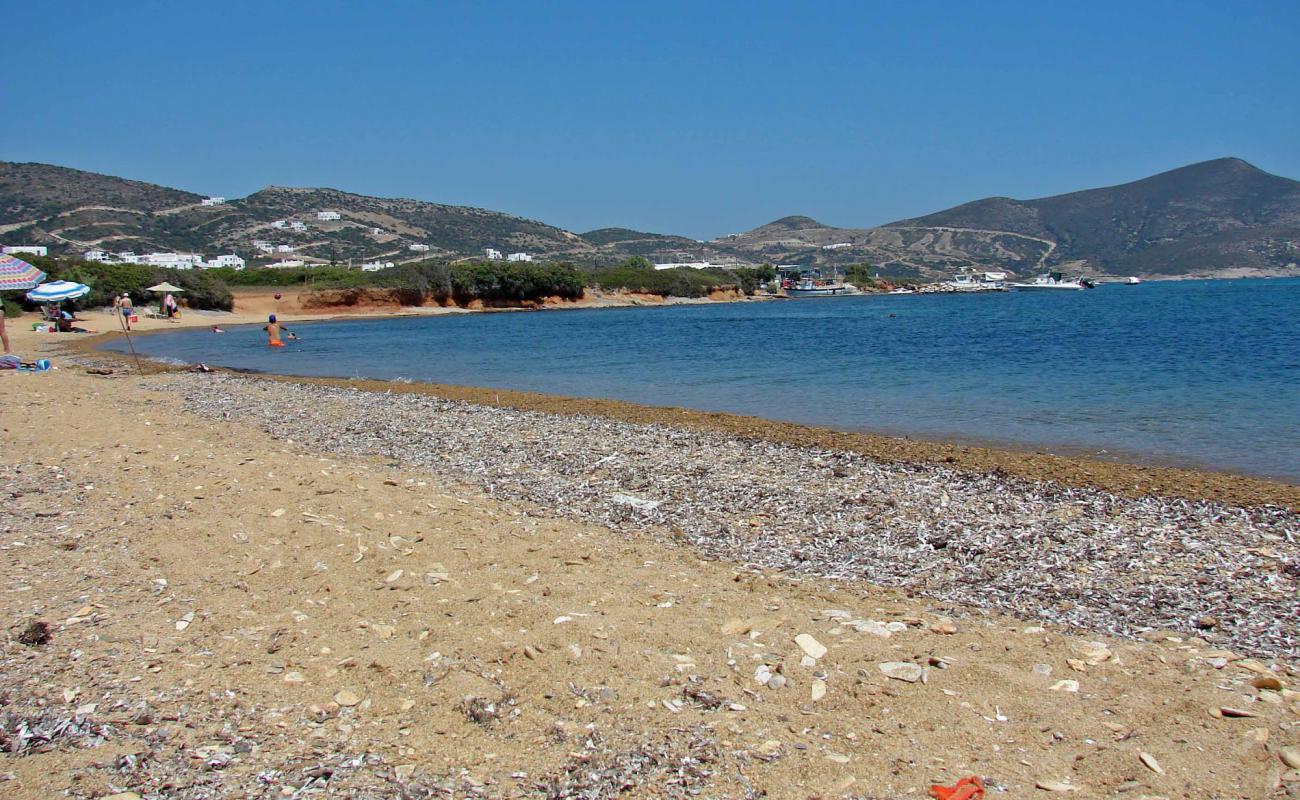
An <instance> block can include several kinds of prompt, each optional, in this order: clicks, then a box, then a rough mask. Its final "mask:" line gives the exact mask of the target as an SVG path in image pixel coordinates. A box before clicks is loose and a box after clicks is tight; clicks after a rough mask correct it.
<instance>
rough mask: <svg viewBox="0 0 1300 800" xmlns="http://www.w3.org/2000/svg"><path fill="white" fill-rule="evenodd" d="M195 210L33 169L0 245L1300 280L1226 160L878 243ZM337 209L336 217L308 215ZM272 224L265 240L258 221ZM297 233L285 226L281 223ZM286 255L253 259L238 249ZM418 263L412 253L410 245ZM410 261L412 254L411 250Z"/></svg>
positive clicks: (324, 197)
mask: <svg viewBox="0 0 1300 800" xmlns="http://www.w3.org/2000/svg"><path fill="white" fill-rule="evenodd" d="M200 200H202V198H201V196H200V195H197V194H194V193H192V192H184V191H180V190H176V189H169V188H166V187H163V186H155V185H153V184H147V183H141V182H138V181H130V180H126V179H123V178H115V177H111V176H107V175H98V174H95V173H90V172H82V171H79V170H73V169H67V168H65V167H56V166H50V165H46V164H15V163H6V162H0V236H2V237H3V241H5V242H6V243H10V244H44V245H47V246H49V247H50V248H51V249H52V251H53V252H56V253H79V252H81V251H84V250H86V249H89V248H91V247H100V248H103V249H107V250H113V251H118V250H135V251H151V250H183V251H199V252H203V253H207V254H210V255H211V254H216V253H221V252H235V253H238V254H239V255H241V256H243V257H244V258H246V259H248V260H249V261H250V262H253V263H257V262H256V261H255V259H257V258H260V259H261V263H267V262H269V261H271V260H274V259H280V258H302V259H305V260H307V261H318V262H323V261H338V262H346V261H348V260H351V261H353V262H361V261H368V260H373V259H382V260H386V261H396V262H401V261H406V260H415V259H421V258H428V257H431V256H432V257H441V258H449V259H455V258H467V257H476V256H481V255H482V254H483V251H484V249H485V248H489V247H490V248H494V249H497V250H500V251H502V252H506V253H509V252H528V253H533V254H535V255H536V256H538V257H539V258H543V259H556V260H559V259H562V260H567V261H571V262H574V263H576V264H578V265H584V266H595V265H609V264H613V263H617V262H619V261H622V260H623V259H626V258H628V257H630V256H644V257H646V258H649V259H651V260H653V261H661V262H662V261H699V260H709V261H713V262H715V263H733V264H737V265H745V264H760V263H764V262H768V263H774V264H803V265H809V266H844V265H848V264H858V263H863V262H865V263H868V264H870V265H871V266H872V267H873V269H875V270H876V271H878V272H880V273H881V274H884V275H891V276H913V277H917V278H937V277H942V276H945V275H950V274H951V273H953V272H954V271H956V270H958V269H960V268H962V267H966V266H972V267H977V268H984V269H994V268H997V269H1004V270H1008V271H1010V272H1012V273H1015V274H1018V275H1029V274H1032V273H1034V272H1036V271H1038V270H1041V269H1046V268H1062V269H1067V270H1070V271H1078V272H1085V273H1091V274H1116V275H1128V274H1135V275H1207V276H1215V275H1237V274H1300V266H1297V262H1300V183H1297V182H1296V181H1293V180H1290V179H1287V178H1281V177H1278V176H1276V175H1270V174H1268V173H1266V172H1263V171H1261V170H1259V169H1257V168H1255V167H1253V166H1251V165H1250V164H1247V163H1246V162H1244V161H1241V160H1240V159H1234V158H1224V159H1218V160H1215V161H1207V162H1204V163H1201V164H1193V165H1191V166H1187V167H1183V168H1181V169H1176V170H1173V171H1170V172H1165V173H1162V174H1160V175H1155V176H1152V177H1150V178H1145V179H1143V180H1139V181H1135V182H1133V183H1127V184H1123V185H1121V186H1112V187H1107V188H1103V189H1090V190H1087V191H1081V192H1072V193H1070V194H1063V195H1057V196H1055V197H1046V198H1041V199H1037V200H1014V199H1011V198H1006V197H992V198H987V199H984V200H977V201H975V202H972V203H966V204H964V205H961V206H957V207H955V208H951V209H948V210H946V211H940V212H938V213H935V214H929V215H927V216H923V217H917V218H915V219H908V220H901V221H899V222H894V223H890V224H888V225H884V226H880V227H876V228H835V227H832V226H828V225H824V224H822V223H820V222H818V221H817V220H814V219H812V218H810V217H803V216H791V217H783V218H782V219H779V220H776V221H774V222H771V223H768V224H767V225H763V226H761V227H758V228H755V229H754V230H751V231H749V232H747V233H742V234H735V235H732V236H727V237H723V238H720V239H716V240H714V241H711V242H699V241H696V240H693V239H688V238H685V237H681V236H671V235H665V234H657V233H644V232H640V231H635V230H631V229H627V228H602V229H600V230H595V231H589V232H587V233H585V234H581V235H579V234H576V233H572V232H569V231H566V230H563V229H561V228H557V227H554V226H551V225H547V224H545V223H542V222H538V221H536V220H530V219H524V218H521V217H515V216H512V215H509V214H504V213H501V212H497V211H490V210H486V209H480V208H469V207H465V206H452V205H445V204H441V203H430V202H425V201H421V200H406V199H388V198H380V197H368V196H366V195H359V194H352V193H349V192H344V191H340V190H337V189H298V188H286V187H277V186H272V187H268V188H266V189H263V190H262V191H259V192H256V193H254V194H252V195H249V196H248V197H244V198H240V199H233V200H231V201H229V202H227V203H224V204H222V205H217V206H205V205H202V204H201V203H200ZM320 211H335V212H337V213H338V214H339V217H340V218H339V219H338V220H320V219H318V218H317V212H320ZM280 221H284V223H285V224H283V225H282V226H281V227H276V226H275V225H274V223H277V222H280ZM294 222H297V223H300V225H299V227H298V228H296V229H295V228H294V227H293V226H292V225H291V223H294ZM258 241H260V242H265V243H269V244H270V245H272V246H277V247H278V246H281V245H283V246H285V247H288V248H292V249H291V250H288V251H280V252H275V253H260V252H259V251H258V249H257V247H256V246H255V244H254V242H258ZM413 245H414V246H416V247H417V249H415V250H412V249H411V248H412V246H413ZM421 246H424V247H427V248H428V249H427V250H425V249H422V248H421Z"/></svg>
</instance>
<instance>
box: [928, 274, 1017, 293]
mask: <svg viewBox="0 0 1300 800" xmlns="http://www.w3.org/2000/svg"><path fill="white" fill-rule="evenodd" d="M1006 279H1007V273H1005V272H975V271H973V270H970V269H963V270H962V271H960V272H958V273H957V275H956V277H954V278H953V279H952V280H950V281H947V282H945V283H941V284H939V291H942V292H1005V291H1006V289H1007V287H1006V283H1004V281H1006Z"/></svg>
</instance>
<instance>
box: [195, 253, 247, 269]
mask: <svg viewBox="0 0 1300 800" xmlns="http://www.w3.org/2000/svg"><path fill="white" fill-rule="evenodd" d="M203 266H204V267H205V268H206V269H220V268H223V267H224V268H226V269H234V270H240V269H243V268H244V259H242V258H240V257H239V256H237V255H235V254H234V253H228V254H226V255H224V256H217V257H216V258H214V259H211V260H210V261H208V262H207V263H206V264H204V265H203Z"/></svg>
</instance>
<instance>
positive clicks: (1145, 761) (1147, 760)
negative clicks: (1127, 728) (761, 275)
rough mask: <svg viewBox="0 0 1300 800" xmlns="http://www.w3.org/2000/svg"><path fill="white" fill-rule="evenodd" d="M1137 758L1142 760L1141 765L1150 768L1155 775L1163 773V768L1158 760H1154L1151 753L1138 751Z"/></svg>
mask: <svg viewBox="0 0 1300 800" xmlns="http://www.w3.org/2000/svg"><path fill="white" fill-rule="evenodd" d="M1138 760H1139V761H1141V762H1142V765H1143V766H1144V767H1146V768H1147V769H1149V770H1151V771H1152V772H1154V773H1155V774H1157V775H1164V774H1165V768H1164V767H1162V766H1160V762H1159V761H1156V757H1155V756H1153V755H1151V754H1150V753H1147V752H1141V753H1138Z"/></svg>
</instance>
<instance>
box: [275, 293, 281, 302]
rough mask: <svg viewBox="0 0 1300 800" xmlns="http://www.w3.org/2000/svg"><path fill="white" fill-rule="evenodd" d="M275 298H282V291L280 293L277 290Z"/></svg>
mask: <svg viewBox="0 0 1300 800" xmlns="http://www.w3.org/2000/svg"><path fill="white" fill-rule="evenodd" d="M275 299H276V300H279V299H280V293H279V292H276V293H275Z"/></svg>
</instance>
